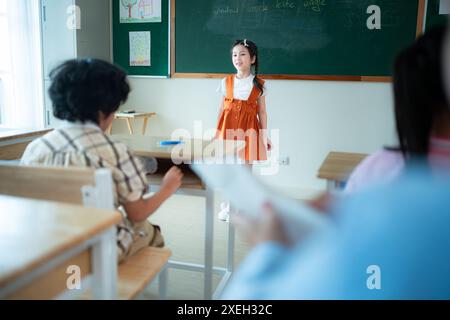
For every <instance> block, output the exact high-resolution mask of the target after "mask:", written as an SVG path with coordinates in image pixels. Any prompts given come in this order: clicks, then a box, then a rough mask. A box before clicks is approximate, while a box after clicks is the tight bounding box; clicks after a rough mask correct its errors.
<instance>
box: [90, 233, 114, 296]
mask: <svg viewBox="0 0 450 320" xmlns="http://www.w3.org/2000/svg"><path fill="white" fill-rule="evenodd" d="M92 269H93V275H92V292H93V294H94V299H117V276H118V273H117V247H116V228H115V227H113V228H110V229H108V230H107V231H105V232H104V233H103V234H102V235H101V236H100V241H99V242H98V243H97V244H95V245H94V247H93V248H92Z"/></svg>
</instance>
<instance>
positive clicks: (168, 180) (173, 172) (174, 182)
mask: <svg viewBox="0 0 450 320" xmlns="http://www.w3.org/2000/svg"><path fill="white" fill-rule="evenodd" d="M182 178H183V173H182V172H181V170H180V169H178V168H177V167H176V166H173V167H172V168H170V170H169V171H167V173H166V174H165V175H164V178H163V181H162V184H161V191H163V192H164V193H165V194H167V196H171V195H172V194H173V193H175V191H177V189H178V188H179V187H180V186H181V179H182Z"/></svg>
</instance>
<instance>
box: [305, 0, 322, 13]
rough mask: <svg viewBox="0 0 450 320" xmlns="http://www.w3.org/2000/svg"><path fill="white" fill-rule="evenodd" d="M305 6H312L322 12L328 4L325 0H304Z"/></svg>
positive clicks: (316, 10)
mask: <svg viewBox="0 0 450 320" xmlns="http://www.w3.org/2000/svg"><path fill="white" fill-rule="evenodd" d="M303 5H304V6H305V8H311V10H312V11H314V12H321V11H322V8H323V7H325V6H326V5H327V3H326V1H325V0H305V1H304V2H303Z"/></svg>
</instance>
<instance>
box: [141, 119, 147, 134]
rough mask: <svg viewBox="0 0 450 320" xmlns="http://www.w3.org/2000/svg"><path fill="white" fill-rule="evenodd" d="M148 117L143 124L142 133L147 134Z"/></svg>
mask: <svg viewBox="0 0 450 320" xmlns="http://www.w3.org/2000/svg"><path fill="white" fill-rule="evenodd" d="M147 122H148V117H144V124H143V125H142V135H145V129H147Z"/></svg>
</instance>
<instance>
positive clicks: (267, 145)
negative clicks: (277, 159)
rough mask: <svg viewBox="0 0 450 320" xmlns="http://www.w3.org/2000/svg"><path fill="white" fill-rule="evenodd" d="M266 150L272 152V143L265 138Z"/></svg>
mask: <svg viewBox="0 0 450 320" xmlns="http://www.w3.org/2000/svg"><path fill="white" fill-rule="evenodd" d="M266 148H267V151H270V150H272V141H270V139H269V138H267V141H266Z"/></svg>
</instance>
